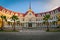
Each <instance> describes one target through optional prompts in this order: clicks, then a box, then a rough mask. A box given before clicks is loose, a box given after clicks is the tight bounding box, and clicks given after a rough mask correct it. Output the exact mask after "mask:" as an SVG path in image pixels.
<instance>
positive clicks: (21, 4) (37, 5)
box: [0, 0, 60, 13]
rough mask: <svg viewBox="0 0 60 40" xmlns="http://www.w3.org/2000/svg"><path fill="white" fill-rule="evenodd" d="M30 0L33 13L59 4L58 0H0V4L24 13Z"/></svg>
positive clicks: (48, 9)
mask: <svg viewBox="0 0 60 40" xmlns="http://www.w3.org/2000/svg"><path fill="white" fill-rule="evenodd" d="M30 1H31V8H32V10H33V11H34V12H35V13H40V12H46V11H50V10H52V9H55V8H57V7H59V6H60V0H0V6H3V7H5V8H7V9H9V10H12V11H16V12H21V13H25V12H26V11H27V10H28V9H29V3H30Z"/></svg>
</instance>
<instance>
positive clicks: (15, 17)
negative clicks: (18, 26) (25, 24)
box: [11, 15, 18, 31]
mask: <svg viewBox="0 0 60 40" xmlns="http://www.w3.org/2000/svg"><path fill="white" fill-rule="evenodd" d="M11 19H12V20H13V21H14V23H13V25H14V26H13V31H15V21H16V20H18V16H15V15H13V16H12V17H11Z"/></svg>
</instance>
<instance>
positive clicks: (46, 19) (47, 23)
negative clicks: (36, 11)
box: [43, 14, 50, 31]
mask: <svg viewBox="0 0 60 40" xmlns="http://www.w3.org/2000/svg"><path fill="white" fill-rule="evenodd" d="M49 19H50V15H49V14H48V15H45V16H44V18H43V20H44V22H45V23H46V25H47V31H49V27H48V26H49V22H48V20H49Z"/></svg>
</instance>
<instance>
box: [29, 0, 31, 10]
mask: <svg viewBox="0 0 60 40" xmlns="http://www.w3.org/2000/svg"><path fill="white" fill-rule="evenodd" d="M29 9H31V1H30V3H29Z"/></svg>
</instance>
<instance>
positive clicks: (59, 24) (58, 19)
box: [57, 16, 60, 28]
mask: <svg viewBox="0 0 60 40" xmlns="http://www.w3.org/2000/svg"><path fill="white" fill-rule="evenodd" d="M57 23H58V27H59V28H60V16H57Z"/></svg>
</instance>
